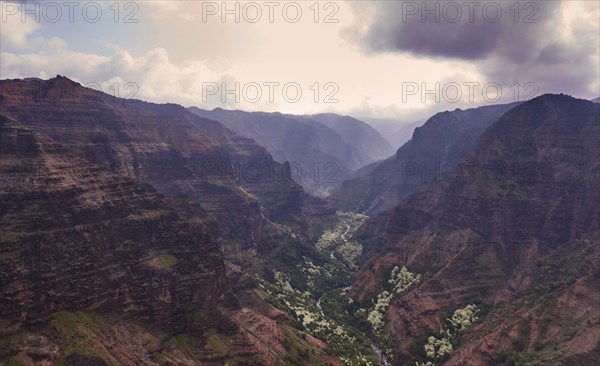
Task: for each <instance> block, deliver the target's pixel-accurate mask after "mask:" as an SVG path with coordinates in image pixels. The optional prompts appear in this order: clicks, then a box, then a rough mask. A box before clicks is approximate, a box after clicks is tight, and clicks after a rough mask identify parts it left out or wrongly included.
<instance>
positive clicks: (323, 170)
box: [189, 107, 387, 196]
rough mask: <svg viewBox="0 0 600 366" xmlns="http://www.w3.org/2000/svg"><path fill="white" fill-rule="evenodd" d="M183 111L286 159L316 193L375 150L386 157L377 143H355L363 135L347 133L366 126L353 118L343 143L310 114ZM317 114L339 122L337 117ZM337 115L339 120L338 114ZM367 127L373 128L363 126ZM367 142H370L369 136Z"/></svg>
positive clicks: (370, 159) (368, 158) (371, 158)
mask: <svg viewBox="0 0 600 366" xmlns="http://www.w3.org/2000/svg"><path fill="white" fill-rule="evenodd" d="M189 110H190V111H191V112H193V113H194V114H196V115H198V116H201V117H204V118H210V119H213V120H216V121H219V122H221V123H223V124H224V125H225V126H227V127H228V128H230V129H232V130H233V131H235V132H236V133H238V134H240V135H242V136H245V137H248V138H251V139H253V140H255V141H256V143H257V144H259V145H261V146H263V147H265V148H266V149H267V151H269V152H270V153H271V154H272V155H273V158H274V159H275V160H276V161H278V162H280V163H284V162H286V161H287V162H290V163H291V164H292V165H293V166H294V175H293V177H294V179H295V180H296V181H298V182H299V183H300V184H302V186H303V187H304V188H305V189H306V190H307V191H308V192H311V193H312V194H314V195H317V196H323V195H325V194H327V193H328V192H329V191H330V190H331V189H332V188H333V187H334V186H335V185H337V184H338V183H339V182H341V181H342V180H343V179H345V178H346V177H348V176H349V175H350V174H351V172H352V171H353V170H356V169H358V168H360V167H362V166H363V165H366V164H368V163H370V162H373V161H375V160H377V159H375V158H374V157H375V156H377V154H383V155H382V156H381V157H379V159H381V158H382V157H387V154H385V153H383V152H380V151H379V150H378V148H373V147H368V146H365V145H361V144H362V142H363V140H356V138H355V137H352V136H358V135H360V134H359V133H356V132H352V131H353V130H354V129H356V128H361V129H366V128H367V127H365V126H363V123H361V122H360V121H356V120H353V119H351V120H350V121H351V123H350V124H349V126H351V127H352V131H349V130H346V131H347V132H345V133H344V135H345V136H346V138H348V139H350V138H351V139H352V140H353V142H347V141H345V140H344V138H343V137H342V136H341V135H340V134H338V133H337V132H336V131H335V129H332V128H330V127H328V126H326V125H325V124H323V123H320V122H317V121H315V120H313V119H311V118H310V116H293V115H284V114H281V113H264V112H254V113H250V112H243V111H229V110H224V109H221V108H216V109H213V110H211V111H207V110H203V109H199V108H196V107H191V108H189ZM321 118H323V119H326V120H328V121H330V123H332V124H335V125H336V126H337V125H339V121H338V119H337V118H335V119H333V118H331V117H327V116H322V117H321ZM340 118H341V120H342V121H343V120H344V118H343V117H340ZM331 120H333V121H331ZM357 126H358V127H357ZM369 132H370V133H373V132H375V131H371V130H370V129H369ZM369 136H372V134H370V135H369ZM375 139H376V137H375ZM368 141H369V143H371V142H370V141H371V139H369V140H368ZM384 150H385V149H384Z"/></svg>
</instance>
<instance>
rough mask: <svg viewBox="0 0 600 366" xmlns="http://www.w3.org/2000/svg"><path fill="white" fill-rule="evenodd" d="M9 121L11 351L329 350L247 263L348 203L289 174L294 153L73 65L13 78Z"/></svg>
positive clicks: (7, 297) (197, 353) (264, 360)
mask: <svg viewBox="0 0 600 366" xmlns="http://www.w3.org/2000/svg"><path fill="white" fill-rule="evenodd" d="M0 123H1V125H0V128H1V131H2V133H1V137H2V141H1V142H2V144H1V146H0V149H1V150H0V152H1V154H0V167H1V173H2V174H1V179H2V185H1V192H0V194H1V196H2V197H1V198H2V200H1V203H0V218H1V220H2V229H1V230H2V235H1V238H0V250H1V252H0V254H1V257H0V279H1V281H0V293H1V294H2V296H0V330H1V332H2V333H1V334H0V343H1V344H2V346H1V347H0V360H2V361H0V362H7V363H10V362H22V363H24V364H26V365H30V364H31V365H33V364H36V365H37V364H40V363H42V364H56V363H59V364H65V365H82V364H93V365H108V364H114V365H132V364H144V365H173V364H178V365H194V364H207V365H220V364H223V363H225V362H226V361H228V360H229V361H230V362H234V361H236V362H237V361H240V360H243V361H244V362H246V364H251V365H272V364H275V363H276V362H280V361H281V359H283V358H284V357H287V356H291V357H296V356H295V355H296V353H297V352H299V351H302V352H309V350H312V353H311V354H313V355H314V356H311V357H312V358H311V359H314V360H317V359H319V357H321V355H322V354H323V348H324V345H323V344H322V343H320V342H318V341H316V340H314V339H310V338H308V340H305V338H300V336H301V335H302V334H300V332H299V331H298V330H295V329H293V328H292V327H290V326H289V325H286V323H287V321H288V320H287V316H286V315H285V314H283V313H281V312H277V311H276V310H275V309H274V308H273V307H271V306H270V305H268V304H266V303H265V302H264V301H263V300H262V299H261V298H260V297H258V296H257V295H256V294H254V293H253V286H255V284H253V283H252V279H251V277H250V275H249V274H250V273H251V272H252V271H253V270H254V268H253V267H247V268H246V267H244V268H242V267H239V266H236V265H235V263H242V264H248V263H250V264H251V265H255V264H256V263H260V257H259V256H260V255H261V253H263V252H264V253H267V254H266V255H269V254H270V253H271V251H269V250H266V251H261V248H262V247H263V246H268V245H273V244H274V243H276V244H277V245H278V246H279V247H280V248H279V250H282V251H286V245H288V244H289V243H288V241H286V240H289V239H288V238H289V236H290V234H289V233H286V232H285V231H286V230H288V229H287V227H289V228H291V229H292V230H296V231H298V232H299V231H300V230H303V231H302V234H304V235H307V236H308V235H309V234H307V233H310V230H311V229H313V228H314V226H312V225H315V226H316V225H321V224H322V223H321V220H325V221H326V220H327V218H328V215H330V214H331V212H332V211H331V209H329V208H328V207H327V206H326V204H325V203H324V202H323V201H321V200H317V199H314V198H311V197H310V196H307V195H305V194H304V192H303V191H302V189H301V187H299V186H298V185H297V184H296V183H294V182H293V180H291V179H289V177H285V176H280V177H275V175H276V174H280V175H283V174H285V166H282V165H280V164H277V163H275V162H273V160H272V159H271V157H270V156H269V155H268V154H267V153H266V151H265V150H264V149H263V148H261V147H259V146H258V145H256V144H255V143H254V142H253V141H252V140H249V139H246V138H243V137H240V136H237V135H235V134H234V133H232V132H231V131H230V130H228V129H227V128H225V127H223V126H222V125H221V124H219V123H218V122H215V121H210V120H205V119H202V118H199V117H197V116H194V115H192V114H191V113H189V112H187V111H186V110H185V109H184V108H183V107H180V106H176V105H156V104H150V103H145V102H141V101H127V100H123V99H115V98H113V97H110V96H108V95H106V94H98V93H95V92H94V91H92V90H89V89H85V88H83V87H81V85H79V84H77V83H74V82H72V81H70V80H69V79H66V78H63V77H57V78H54V79H51V80H48V81H42V80H38V79H28V80H5V81H1V82H0ZM245 163H250V164H251V165H252V166H255V165H258V166H261V167H263V173H262V175H258V176H257V175H256V174H252V175H251V172H244V171H243V170H242V169H243V168H238V167H240V166H243V164H245ZM268 199H269V200H270V201H269V200H268ZM309 213H310V215H311V216H310V217H308V215H309ZM288 249H289V248H288ZM289 251H291V250H289ZM240 253H244V254H247V255H240ZM257 254H258V256H257ZM271 259H272V258H271ZM232 278H233V281H232ZM240 287H241V288H240ZM232 288H235V291H233V290H232ZM234 292H235V294H234ZM244 304H245V305H244ZM274 319H278V320H281V321H282V324H280V323H279V322H278V321H276V320H274ZM283 343H286V344H287V345H288V346H287V348H285V347H284V346H283ZM290 344H291V345H292V346H291V347H290V346H289V345H290Z"/></svg>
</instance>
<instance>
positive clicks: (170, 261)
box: [158, 251, 177, 269]
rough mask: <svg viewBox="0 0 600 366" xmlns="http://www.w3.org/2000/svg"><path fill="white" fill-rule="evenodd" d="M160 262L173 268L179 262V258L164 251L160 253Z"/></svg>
mask: <svg viewBox="0 0 600 366" xmlns="http://www.w3.org/2000/svg"><path fill="white" fill-rule="evenodd" d="M158 262H159V263H160V265H161V266H162V267H164V268H168V269H171V268H173V266H175V265H176V264H177V258H175V257H174V256H173V255H171V254H169V253H167V252H165V251H163V252H162V253H160V254H159V255H158Z"/></svg>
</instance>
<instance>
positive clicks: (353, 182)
mask: <svg viewBox="0 0 600 366" xmlns="http://www.w3.org/2000/svg"><path fill="white" fill-rule="evenodd" d="M515 105H517V103H513V104H506V105H495V106H485V107H479V108H473V109H468V110H461V109H456V110H454V111H452V112H449V111H447V112H443V113H438V114H436V115H434V116H433V117H431V118H430V119H429V120H427V122H426V123H425V124H424V125H423V126H421V127H418V128H416V129H415V131H414V133H413V136H412V139H411V140H410V141H408V142H407V143H406V144H404V145H403V146H402V147H400V148H399V149H398V151H397V152H396V154H395V155H394V156H392V157H389V158H388V159H386V160H384V161H382V162H380V163H378V165H377V166H376V167H371V168H370V169H369V170H368V171H367V172H366V173H365V174H364V175H362V176H359V177H356V178H353V179H349V180H346V181H344V182H342V183H341V185H340V186H339V187H337V188H336V189H335V190H334V191H333V192H332V194H331V195H330V196H329V197H328V198H327V199H328V201H329V202H331V204H332V205H334V206H335V207H338V208H340V209H343V210H353V211H358V212H365V213H369V214H372V213H378V212H382V211H385V210H387V209H390V208H393V207H394V206H395V205H397V204H398V203H400V202H401V201H402V200H403V199H405V198H406V197H408V196H409V195H410V194H412V193H414V192H416V191H418V190H419V189H421V188H422V187H423V186H427V185H429V184H433V183H435V182H438V181H440V180H443V179H445V178H446V176H452V174H453V173H452V172H453V168H454V165H455V164H456V162H458V161H459V160H460V159H462V158H463V157H464V156H465V155H466V154H467V153H468V152H469V151H470V149H471V148H472V146H473V144H474V143H475V141H477V138H478V137H479V136H480V135H481V133H483V131H485V129H486V128H487V127H488V126H489V125H491V124H492V123H493V122H495V121H496V120H497V119H498V118H499V117H500V116H501V115H502V114H503V113H504V112H506V111H508V110H509V109H511V108H512V107H514V106H515Z"/></svg>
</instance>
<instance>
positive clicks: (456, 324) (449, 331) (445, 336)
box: [415, 304, 479, 366]
mask: <svg viewBox="0 0 600 366" xmlns="http://www.w3.org/2000/svg"><path fill="white" fill-rule="evenodd" d="M478 314H479V308H478V307H477V306H476V305H474V304H469V305H467V306H465V307H464V308H460V309H456V310H455V311H454V313H453V314H452V317H450V318H446V325H445V326H444V328H443V329H441V330H440V333H439V335H438V336H433V335H432V336H430V337H429V338H427V343H426V344H425V345H424V346H423V350H424V351H425V356H426V357H427V359H428V360H427V361H425V362H423V363H420V362H417V363H416V364H415V366H433V365H435V364H436V363H438V362H440V361H443V360H444V359H446V358H447V357H448V355H449V354H450V353H451V352H452V350H453V349H454V348H453V344H454V343H455V341H456V338H457V337H458V335H460V334H461V333H463V332H464V331H466V330H467V329H469V328H470V327H471V326H472V325H473V323H474V322H476V321H477V320H478V319H479V317H478Z"/></svg>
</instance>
